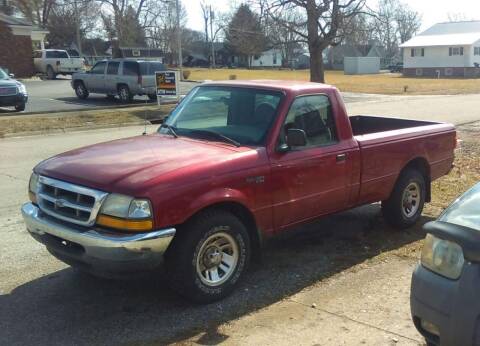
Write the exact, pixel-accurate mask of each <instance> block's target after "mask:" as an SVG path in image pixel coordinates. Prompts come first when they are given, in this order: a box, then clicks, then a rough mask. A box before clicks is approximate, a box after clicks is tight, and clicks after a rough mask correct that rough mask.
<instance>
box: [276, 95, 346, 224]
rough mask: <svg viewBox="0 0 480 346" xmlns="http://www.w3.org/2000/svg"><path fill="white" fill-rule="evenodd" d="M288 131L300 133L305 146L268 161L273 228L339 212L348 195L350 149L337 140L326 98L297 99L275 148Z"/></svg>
mask: <svg viewBox="0 0 480 346" xmlns="http://www.w3.org/2000/svg"><path fill="white" fill-rule="evenodd" d="M289 128H297V129H301V130H303V131H305V134H306V137H307V144H306V146H302V147H294V148H290V149H289V150H288V151H286V152H278V151H277V152H275V153H274V154H273V155H272V157H271V163H272V187H273V204H274V206H273V213H274V222H275V226H276V228H277V229H281V228H284V227H287V226H290V225H293V224H295V223H297V222H301V221H306V220H308V219H311V218H315V217H317V216H320V215H323V214H326V213H330V212H334V211H338V210H341V209H343V208H345V207H346V206H347V203H348V197H349V193H350V187H349V186H350V174H349V172H351V167H350V166H351V164H350V161H349V153H348V151H349V150H350V145H349V144H348V143H345V141H341V140H339V137H338V133H337V125H336V122H335V118H334V114H333V111H332V107H331V103H330V100H329V98H328V96H326V95H323V94H322V95H320V94H319V95H307V96H299V97H297V98H296V99H295V100H294V101H293V103H292V105H291V107H290V110H289V112H288V114H287V116H286V118H285V121H284V124H283V127H282V130H281V133H280V137H279V144H281V143H285V141H286V133H287V130H288V129H289Z"/></svg>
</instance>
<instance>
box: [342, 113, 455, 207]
mask: <svg viewBox="0 0 480 346" xmlns="http://www.w3.org/2000/svg"><path fill="white" fill-rule="evenodd" d="M349 119H350V124H351V127H352V132H353V135H354V138H355V140H356V142H357V143H358V146H359V148H360V157H361V159H360V161H361V166H360V167H361V169H360V170H359V171H360V172H361V174H360V179H359V181H360V185H361V191H360V194H359V200H360V203H370V202H372V201H376V200H377V201H378V200H384V199H386V198H388V196H389V195H390V193H391V190H392V188H393V186H394V185H395V181H396V180H397V178H398V175H399V173H400V172H401V170H402V168H403V167H404V166H405V164H406V163H408V162H410V161H411V160H416V163H417V164H419V165H423V163H424V164H425V167H428V175H429V177H430V179H431V180H432V181H433V180H435V179H437V178H438V177H440V176H442V175H444V174H446V173H447V172H448V171H449V170H450V168H451V166H452V162H453V149H454V148H455V143H456V134H455V127H454V126H453V125H451V124H445V123H439V122H433V121H420V120H409V119H399V118H387V117H379V116H366V115H357V116H351V117H349ZM380 191H381V192H382V193H380V194H379V192H380Z"/></svg>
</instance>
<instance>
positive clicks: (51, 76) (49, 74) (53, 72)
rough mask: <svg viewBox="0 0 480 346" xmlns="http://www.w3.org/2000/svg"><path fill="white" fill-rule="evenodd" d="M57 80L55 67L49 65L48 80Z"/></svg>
mask: <svg viewBox="0 0 480 346" xmlns="http://www.w3.org/2000/svg"><path fill="white" fill-rule="evenodd" d="M55 78H57V74H56V73H55V71H54V70H53V67H52V66H50V65H48V66H47V79H55Z"/></svg>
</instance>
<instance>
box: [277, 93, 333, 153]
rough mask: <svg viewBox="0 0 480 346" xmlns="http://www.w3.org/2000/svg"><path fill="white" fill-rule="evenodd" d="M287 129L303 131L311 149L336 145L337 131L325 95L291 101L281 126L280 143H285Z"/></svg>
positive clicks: (307, 145) (303, 97)
mask: <svg viewBox="0 0 480 346" xmlns="http://www.w3.org/2000/svg"><path fill="white" fill-rule="evenodd" d="M288 129H300V130H303V131H304V132H305V134H306V137H307V144H306V146H304V147H298V148H294V149H300V148H313V147H321V146H327V145H331V144H334V143H337V141H338V138H337V131H336V126H335V120H334V117H333V112H332V106H331V104H330V100H329V99H328V97H327V96H325V95H309V96H300V97H298V98H296V99H295V101H293V103H292V105H291V106H290V110H289V111H288V114H287V117H286V118H285V123H284V124H283V128H282V133H281V138H280V141H281V142H283V143H286V136H287V132H288Z"/></svg>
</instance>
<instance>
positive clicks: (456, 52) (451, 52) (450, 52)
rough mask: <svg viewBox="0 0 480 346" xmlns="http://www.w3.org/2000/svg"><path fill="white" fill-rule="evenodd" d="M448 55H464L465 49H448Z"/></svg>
mask: <svg viewBox="0 0 480 346" xmlns="http://www.w3.org/2000/svg"><path fill="white" fill-rule="evenodd" d="M448 55H449V56H453V55H463V47H450V48H448Z"/></svg>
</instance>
